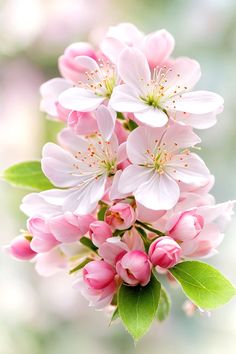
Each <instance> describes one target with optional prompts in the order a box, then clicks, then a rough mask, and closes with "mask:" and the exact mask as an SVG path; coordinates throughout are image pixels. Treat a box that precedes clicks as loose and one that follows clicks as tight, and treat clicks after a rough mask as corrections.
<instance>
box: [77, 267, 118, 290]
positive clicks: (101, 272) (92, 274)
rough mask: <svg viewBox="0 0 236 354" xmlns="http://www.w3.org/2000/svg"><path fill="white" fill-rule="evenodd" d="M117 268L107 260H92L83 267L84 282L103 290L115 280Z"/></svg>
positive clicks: (93, 287)
mask: <svg viewBox="0 0 236 354" xmlns="http://www.w3.org/2000/svg"><path fill="white" fill-rule="evenodd" d="M115 275H116V272H115V269H114V268H113V267H112V266H111V265H110V264H108V263H106V262H105V261H92V262H89V263H88V264H86V266H85V267H84V268H83V279H84V282H85V283H86V284H87V286H89V287H90V288H92V289H96V290H101V289H103V288H106V287H107V286H108V285H109V284H110V283H111V282H113V281H114V277H115Z"/></svg>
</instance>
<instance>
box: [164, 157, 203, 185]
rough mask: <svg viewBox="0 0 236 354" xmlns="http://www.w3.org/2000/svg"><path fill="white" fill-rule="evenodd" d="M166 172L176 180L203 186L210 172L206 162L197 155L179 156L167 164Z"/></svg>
mask: <svg viewBox="0 0 236 354" xmlns="http://www.w3.org/2000/svg"><path fill="white" fill-rule="evenodd" d="M165 171H166V172H167V173H168V174H169V175H170V176H171V177H172V178H174V179H176V180H179V181H181V182H184V183H187V184H198V185H202V184H203V183H205V182H206V181H207V180H208V179H209V175H210V172H209V170H208V168H207V167H206V165H205V163H204V161H203V160H202V159H201V158H200V157H199V156H198V155H196V154H193V153H189V154H179V155H175V156H173V158H172V159H171V160H170V161H169V162H168V163H167V164H166V167H165Z"/></svg>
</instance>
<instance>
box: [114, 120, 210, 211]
mask: <svg viewBox="0 0 236 354" xmlns="http://www.w3.org/2000/svg"><path fill="white" fill-rule="evenodd" d="M198 142H200V139H199V137H198V136H197V135H196V134H194V133H193V131H192V129H191V128H190V127H186V126H180V125H178V124H175V125H171V126H169V127H167V128H156V129H153V128H150V127H138V128H136V129H135V130H133V131H132V132H131V133H130V135H129V137H128V139H127V145H126V150H127V155H128V158H129V160H130V161H131V162H132V165H130V166H128V167H127V168H126V169H125V170H124V171H123V173H122V175H121V177H120V179H119V182H118V189H119V191H120V192H121V193H133V195H134V196H135V199H136V200H137V202H138V203H140V204H142V205H144V206H145V207H146V208H149V209H152V210H168V209H171V208H173V206H174V205H175V204H176V203H177V201H178V199H179V196H180V189H179V186H178V183H177V182H179V181H182V182H184V183H187V184H196V185H202V184H204V183H205V181H206V179H207V178H208V176H209V171H208V169H207V167H206V165H205V164H204V162H203V161H202V160H201V159H200V158H199V157H198V156H197V155H196V154H193V153H190V152H189V151H188V150H184V151H183V149H186V148H187V147H188V146H194V145H195V144H196V143H198Z"/></svg>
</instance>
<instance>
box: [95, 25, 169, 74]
mask: <svg viewBox="0 0 236 354" xmlns="http://www.w3.org/2000/svg"><path fill="white" fill-rule="evenodd" d="M174 44H175V40H174V38H173V36H172V35H171V34H170V33H169V32H167V31H166V30H164V29H162V30H159V31H156V32H153V33H150V34H148V35H147V36H145V35H144V34H143V33H142V32H140V31H139V30H138V29H137V27H135V26H134V25H133V24H131V23H120V24H119V25H117V26H112V27H110V28H109V30H108V32H107V33H106V35H105V38H104V39H103V41H102V43H101V49H102V51H103V53H104V54H105V55H106V56H107V57H108V58H109V59H110V60H111V61H112V62H113V63H116V62H117V60H118V58H119V55H120V53H121V52H122V50H123V49H124V48H127V47H135V48H138V49H140V50H141V51H142V52H143V53H144V54H145V56H146V58H147V61H148V63H149V65H150V68H154V67H156V66H157V65H161V64H163V63H165V62H166V60H167V59H168V58H169V56H170V54H171V53H172V51H173V49H174Z"/></svg>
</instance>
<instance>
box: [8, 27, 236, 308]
mask: <svg viewBox="0 0 236 354" xmlns="http://www.w3.org/2000/svg"><path fill="white" fill-rule="evenodd" d="M174 44H175V41H174V38H173V37H172V35H171V34H170V33H169V32H167V31H166V30H159V31H156V32H153V33H150V34H148V35H144V34H143V33H142V32H140V31H139V30H138V29H137V28H136V27H135V26H134V25H132V24H128V23H122V24H119V25H117V26H115V27H111V28H110V29H109V30H108V32H107V33H106V34H105V35H104V38H103V39H102V41H101V45H100V47H99V48H94V47H93V46H91V45H90V44H89V43H84V42H79V43H74V44H72V45H70V46H69V47H68V48H66V50H65V52H64V54H63V55H62V56H61V57H60V58H59V61H58V65H59V71H60V73H61V76H62V77H60V78H54V79H51V80H49V81H47V82H46V83H44V84H43V85H42V86H41V89H40V92H41V96H42V101H41V109H42V110H43V111H44V112H46V113H47V114H48V116H49V117H50V118H51V119H55V120H59V121H62V122H64V124H65V127H64V128H63V129H62V131H61V132H60V133H59V135H58V144H54V143H50V142H49V143H47V144H46V145H45V146H44V147H43V151H42V160H41V166H42V171H43V173H44V174H45V176H46V177H47V178H48V179H49V180H50V182H51V183H52V184H53V185H54V186H55V188H53V189H49V190H45V191H42V192H39V193H36V192H35V193H30V194H28V195H27V196H25V197H24V199H23V202H22V205H21V210H22V211H23V212H24V213H25V214H26V215H27V216H28V220H27V227H26V231H24V232H22V234H21V235H20V236H18V237H16V238H15V239H13V241H12V242H11V244H10V245H9V251H10V253H11V254H12V255H13V256H15V257H16V258H18V259H21V260H32V261H33V262H35V264H36V270H37V271H38V272H39V273H40V274H41V275H52V274H54V273H55V272H58V271H63V272H67V273H68V274H69V273H70V274H71V275H73V277H74V280H75V281H74V287H75V288H78V289H79V290H80V291H81V293H82V295H83V296H84V297H85V298H87V299H88V300H89V303H90V305H92V306H95V307H96V308H104V307H105V306H107V305H109V304H113V305H115V304H116V300H115V299H116V293H117V291H118V289H119V288H120V286H121V284H126V285H128V286H130V287H135V286H141V287H145V286H146V285H147V284H148V283H149V281H150V278H151V274H152V271H155V272H157V273H158V272H160V273H164V274H168V271H169V269H171V268H173V267H174V266H176V265H177V264H178V263H180V262H182V261H183V260H186V259H187V260H188V259H199V258H204V257H209V256H212V255H214V254H215V253H216V252H217V247H218V246H219V244H220V243H221V241H222V240H223V236H224V234H223V233H224V229H225V226H226V225H227V223H228V222H229V221H230V218H231V215H232V209H233V205H234V202H233V201H229V202H225V203H221V204H216V202H215V200H214V197H213V196H212V195H211V194H210V190H211V188H212V186H213V184H214V177H213V175H212V174H211V173H210V171H209V170H208V168H207V166H206V165H205V163H204V161H203V160H202V159H201V158H200V157H199V155H198V154H197V152H198V150H199V147H198V146H197V145H198V144H199V143H200V142H201V140H200V138H199V136H198V135H197V134H196V132H194V130H193V129H206V128H210V127H211V126H213V125H214V124H215V123H216V116H217V114H218V113H220V112H221V111H222V109H223V99H222V97H221V96H219V95H218V94H216V93H213V92H209V91H205V90H200V91H193V87H194V86H195V84H196V83H197V82H198V80H199V78H200V76H201V70H200V65H199V64H198V62H197V61H195V60H193V59H190V58H187V57H178V58H173V56H172V52H173V49H174Z"/></svg>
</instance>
